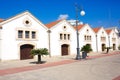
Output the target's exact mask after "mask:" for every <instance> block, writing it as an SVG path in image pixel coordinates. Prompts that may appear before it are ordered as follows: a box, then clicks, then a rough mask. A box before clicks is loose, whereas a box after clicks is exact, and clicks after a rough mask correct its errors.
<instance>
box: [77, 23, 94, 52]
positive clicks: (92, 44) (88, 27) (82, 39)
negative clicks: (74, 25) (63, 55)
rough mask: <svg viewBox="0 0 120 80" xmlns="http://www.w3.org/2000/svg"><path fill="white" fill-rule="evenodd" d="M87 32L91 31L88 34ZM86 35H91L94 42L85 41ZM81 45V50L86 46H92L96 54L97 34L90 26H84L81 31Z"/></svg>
mask: <svg viewBox="0 0 120 80" xmlns="http://www.w3.org/2000/svg"><path fill="white" fill-rule="evenodd" d="M87 30H89V31H88V32H87ZM85 35H90V36H91V38H92V40H90V41H85V38H84V36H85ZM79 44H80V49H81V48H82V47H83V46H84V45H86V44H91V48H92V50H93V52H96V39H95V33H94V31H93V30H92V29H91V28H90V26H89V25H88V24H86V25H84V26H83V27H82V29H81V30H79Z"/></svg>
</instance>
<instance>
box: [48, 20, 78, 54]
mask: <svg viewBox="0 0 120 80" xmlns="http://www.w3.org/2000/svg"><path fill="white" fill-rule="evenodd" d="M50 24H51V23H50ZM49 30H50V31H51V33H50V54H51V56H54V55H70V54H75V53H76V45H77V44H76V32H75V29H74V28H73V27H72V26H71V25H70V24H69V23H68V22H67V21H66V20H61V21H59V22H58V23H56V24H55V25H52V26H51V28H49ZM62 46H63V47H64V46H66V48H67V52H66V53H65V52H62V51H63V50H62V49H63V48H62Z"/></svg>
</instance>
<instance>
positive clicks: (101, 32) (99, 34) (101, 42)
mask: <svg viewBox="0 0 120 80" xmlns="http://www.w3.org/2000/svg"><path fill="white" fill-rule="evenodd" d="M93 30H94V32H95V33H96V34H95V36H96V39H95V40H96V49H97V52H101V51H105V47H109V45H108V44H109V42H108V35H107V33H106V31H105V29H104V28H103V27H98V28H93Z"/></svg>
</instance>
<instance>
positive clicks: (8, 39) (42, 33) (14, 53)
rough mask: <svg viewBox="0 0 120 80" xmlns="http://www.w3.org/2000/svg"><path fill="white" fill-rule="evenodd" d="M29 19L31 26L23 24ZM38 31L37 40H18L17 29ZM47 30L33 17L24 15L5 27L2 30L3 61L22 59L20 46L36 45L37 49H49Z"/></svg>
mask: <svg viewBox="0 0 120 80" xmlns="http://www.w3.org/2000/svg"><path fill="white" fill-rule="evenodd" d="M26 18H29V20H30V21H31V22H32V24H31V26H30V27H28V26H25V25H24V24H23V22H24V19H26ZM18 28H19V29H20V28H21V29H26V30H32V29H34V30H37V31H38V35H37V36H38V39H37V40H17V38H16V37H17V29H18ZM46 31H47V29H45V28H44V27H43V26H42V25H40V23H39V22H37V21H35V19H33V18H32V17H31V16H29V15H24V16H22V17H19V18H17V19H14V20H12V21H10V22H7V23H6V24H4V25H3V28H2V53H1V54H2V60H12V59H20V50H19V49H20V44H27V43H31V44H32V43H34V44H36V45H35V47H36V48H48V36H47V33H46Z"/></svg>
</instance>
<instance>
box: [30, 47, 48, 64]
mask: <svg viewBox="0 0 120 80" xmlns="http://www.w3.org/2000/svg"><path fill="white" fill-rule="evenodd" d="M30 53H31V55H33V56H35V55H38V63H42V61H41V56H42V55H48V54H49V53H48V49H47V48H39V49H32V50H31V52H30Z"/></svg>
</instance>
